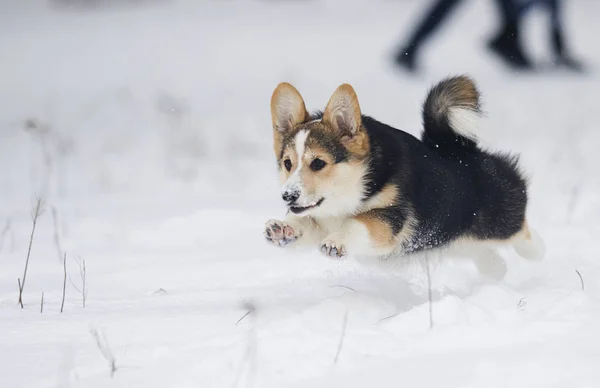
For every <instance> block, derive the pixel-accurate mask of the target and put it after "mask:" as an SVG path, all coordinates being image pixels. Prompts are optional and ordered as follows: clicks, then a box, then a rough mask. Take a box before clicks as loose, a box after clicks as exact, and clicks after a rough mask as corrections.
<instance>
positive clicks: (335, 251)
mask: <svg viewBox="0 0 600 388" xmlns="http://www.w3.org/2000/svg"><path fill="white" fill-rule="evenodd" d="M321 253H323V254H324V255H325V256H327V257H330V258H336V259H340V258H343V257H345V256H346V255H347V252H346V246H345V244H344V243H343V241H342V238H341V236H339V235H338V234H336V233H332V234H330V235H329V236H327V238H325V240H323V242H322V243H321Z"/></svg>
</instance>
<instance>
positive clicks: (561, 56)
mask: <svg viewBox="0 0 600 388" xmlns="http://www.w3.org/2000/svg"><path fill="white" fill-rule="evenodd" d="M544 3H546V5H547V6H548V8H549V11H550V31H551V32H550V33H551V43H552V50H553V52H554V56H555V61H556V64H557V65H561V66H565V67H568V68H570V69H572V70H577V71H581V70H583V64H582V63H581V62H579V61H578V60H576V59H574V58H573V57H571V55H570V54H569V53H568V52H567V49H566V47H565V41H564V39H565V33H564V26H563V23H562V9H563V8H562V4H561V3H562V1H561V0H545V1H544Z"/></svg>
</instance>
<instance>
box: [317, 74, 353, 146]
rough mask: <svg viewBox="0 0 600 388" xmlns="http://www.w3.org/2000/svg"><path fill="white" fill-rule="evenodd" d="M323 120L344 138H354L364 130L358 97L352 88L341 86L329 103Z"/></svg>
mask: <svg viewBox="0 0 600 388" xmlns="http://www.w3.org/2000/svg"><path fill="white" fill-rule="evenodd" d="M323 120H324V121H325V122H327V123H329V125H331V127H333V129H334V130H336V131H337V132H338V133H339V134H340V135H342V136H349V137H353V136H354V135H356V134H357V133H358V132H359V131H360V129H361V128H362V120H361V113H360V106H359V104H358V97H356V92H354V89H353V88H352V86H350V85H348V84H343V85H340V86H339V87H338V88H337V89H336V90H335V92H334V93H333V95H332V96H331V98H330V99H329V102H328V103H327V107H326V108H325V112H324V113H323Z"/></svg>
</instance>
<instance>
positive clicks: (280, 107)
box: [271, 82, 308, 132]
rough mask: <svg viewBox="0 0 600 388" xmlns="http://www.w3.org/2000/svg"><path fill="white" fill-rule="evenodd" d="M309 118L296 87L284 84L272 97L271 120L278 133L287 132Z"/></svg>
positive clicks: (281, 84) (278, 87)
mask: <svg viewBox="0 0 600 388" xmlns="http://www.w3.org/2000/svg"><path fill="white" fill-rule="evenodd" d="M307 118H308V112H307V111H306V106H305V105H304V100H303V99H302V96H301V95H300V93H299V92H298V90H296V88H295V87H293V86H292V85H290V84H289V83H287V82H282V83H280V84H279V85H277V87H276V88H275V91H274V92H273V95H272V96H271V120H272V121H273V129H274V130H275V131H276V132H286V131H289V130H291V129H292V128H294V127H295V126H296V125H298V124H302V123H303V122H304V121H306V119H307Z"/></svg>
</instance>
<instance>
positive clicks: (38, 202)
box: [19, 197, 44, 308]
mask: <svg viewBox="0 0 600 388" xmlns="http://www.w3.org/2000/svg"><path fill="white" fill-rule="evenodd" d="M42 206H43V201H42V198H40V197H38V198H37V199H36V204H35V207H34V208H33V210H32V214H31V217H32V218H33V225H32V227H31V236H30V237H29V248H28V249H27V259H25V270H24V271H23V281H21V280H19V304H20V305H21V308H23V288H25V279H26V278H27V268H28V267H29V258H30V257H31V246H32V245H33V236H34V235H35V226H36V225H37V220H38V217H39V216H40V215H41V214H42V213H43V211H44V210H43V207H42Z"/></svg>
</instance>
